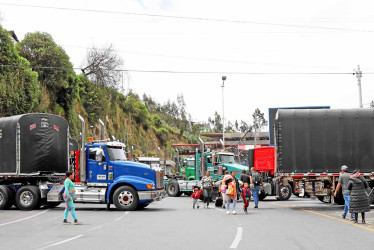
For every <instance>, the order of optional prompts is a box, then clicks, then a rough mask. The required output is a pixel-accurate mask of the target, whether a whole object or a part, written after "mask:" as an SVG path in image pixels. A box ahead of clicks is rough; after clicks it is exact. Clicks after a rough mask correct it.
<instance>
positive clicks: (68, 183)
mask: <svg viewBox="0 0 374 250" xmlns="http://www.w3.org/2000/svg"><path fill="white" fill-rule="evenodd" d="M73 179H74V175H73V172H71V171H68V172H66V179H65V182H64V186H65V192H64V193H63V198H64V200H65V211H64V220H63V224H71V223H70V222H69V221H68V214H69V211H70V212H71V215H72V216H73V219H74V224H75V225H79V224H82V222H81V221H79V220H78V219H77V216H76V215H75V206H74V202H73V199H74V194H75V188H74V184H73V182H72V180H73Z"/></svg>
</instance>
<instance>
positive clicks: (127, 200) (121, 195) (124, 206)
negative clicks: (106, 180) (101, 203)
mask: <svg viewBox="0 0 374 250" xmlns="http://www.w3.org/2000/svg"><path fill="white" fill-rule="evenodd" d="M113 203H114V205H115V206H116V208H117V209H118V210H122V211H132V210H134V209H136V208H137V207H138V204H139V197H138V193H137V192H136V190H135V189H134V188H132V187H129V186H122V187H119V188H118V189H117V190H116V191H114V194H113Z"/></svg>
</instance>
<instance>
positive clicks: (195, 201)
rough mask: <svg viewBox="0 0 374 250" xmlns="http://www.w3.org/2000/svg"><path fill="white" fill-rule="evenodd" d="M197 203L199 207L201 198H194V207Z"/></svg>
mask: <svg viewBox="0 0 374 250" xmlns="http://www.w3.org/2000/svg"><path fill="white" fill-rule="evenodd" d="M196 204H197V207H199V199H193V208H195V205H196Z"/></svg>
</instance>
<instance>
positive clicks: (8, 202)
mask: <svg viewBox="0 0 374 250" xmlns="http://www.w3.org/2000/svg"><path fill="white" fill-rule="evenodd" d="M11 206H13V194H12V192H11V191H10V189H9V188H8V187H6V186H0V210H3V209H9V208H10V207H11Z"/></svg>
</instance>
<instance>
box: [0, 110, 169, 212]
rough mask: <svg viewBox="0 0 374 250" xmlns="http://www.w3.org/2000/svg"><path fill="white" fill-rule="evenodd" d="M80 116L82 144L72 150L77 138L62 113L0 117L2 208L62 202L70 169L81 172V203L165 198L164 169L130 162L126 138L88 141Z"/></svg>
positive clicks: (137, 203) (133, 204) (130, 203)
mask: <svg viewBox="0 0 374 250" xmlns="http://www.w3.org/2000/svg"><path fill="white" fill-rule="evenodd" d="M79 118H80V120H81V122H82V132H81V142H82V143H81V146H80V149H79V150H78V151H73V152H72V153H71V152H70V150H69V148H71V147H72V146H74V141H72V140H69V126H68V123H67V121H66V120H65V119H64V118H62V117H59V116H57V115H52V114H41V113H33V114H23V115H18V116H12V117H3V118H0V209H7V208H10V207H11V206H13V205H15V206H16V207H18V208H20V209H22V210H32V209H36V208H39V207H40V206H48V207H54V206H57V205H59V204H60V203H61V202H62V201H63V200H62V193H63V191H64V186H63V184H62V182H63V180H64V179H65V172H66V171H68V170H74V171H75V188H76V195H75V197H74V202H76V203H100V204H106V206H107V208H108V209H109V207H110V205H111V204H114V205H115V207H116V208H117V209H119V210H134V209H136V208H143V207H146V206H147V205H148V204H150V203H151V202H153V201H155V200H161V199H162V198H163V197H164V182H163V172H162V170H161V169H160V168H151V167H150V166H148V165H145V164H141V163H137V162H132V161H127V159H126V154H125V151H124V147H125V145H124V144H122V143H120V142H109V141H105V140H101V141H93V140H90V141H89V142H88V143H86V144H85V140H84V138H85V133H84V130H85V124H84V119H83V118H82V117H81V116H79ZM75 146H76V145H75Z"/></svg>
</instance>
